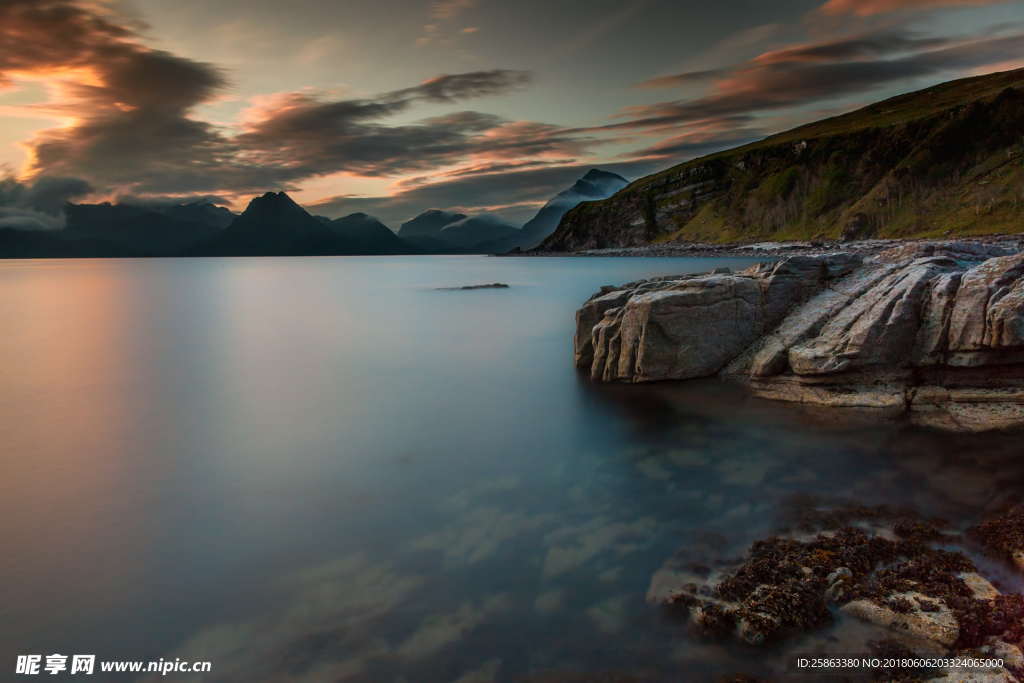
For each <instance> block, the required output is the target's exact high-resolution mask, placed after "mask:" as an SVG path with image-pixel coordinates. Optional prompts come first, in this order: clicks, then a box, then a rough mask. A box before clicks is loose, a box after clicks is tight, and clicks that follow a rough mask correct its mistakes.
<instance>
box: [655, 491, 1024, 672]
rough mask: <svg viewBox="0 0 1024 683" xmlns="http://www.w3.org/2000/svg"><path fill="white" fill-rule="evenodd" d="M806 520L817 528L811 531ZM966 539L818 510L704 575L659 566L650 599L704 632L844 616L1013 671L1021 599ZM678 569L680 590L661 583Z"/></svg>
mask: <svg viewBox="0 0 1024 683" xmlns="http://www.w3.org/2000/svg"><path fill="white" fill-rule="evenodd" d="M811 525H813V526H816V527H817V529H816V531H815V532H813V533H808V532H807V527H808V526H811ZM962 540H963V536H960V535H957V534H953V533H951V532H949V531H948V530H947V529H945V528H944V523H943V522H942V521H941V520H929V519H923V518H917V517H913V516H910V513H908V512H907V511H905V510H894V509H891V508H888V507H884V506H880V507H877V508H871V507H866V506H852V507H850V508H848V509H842V508H834V507H830V508H827V509H823V510H821V511H820V512H815V511H813V510H812V511H809V512H808V513H804V514H802V515H801V516H800V517H799V518H798V526H797V528H796V529H794V530H793V532H792V533H791V534H790V535H777V536H772V537H770V538H766V539H762V540H759V541H756V542H755V543H754V544H753V545H752V546H751V547H750V549H749V551H748V552H747V554H746V555H745V557H743V558H742V559H740V560H736V561H732V562H731V563H729V564H728V565H727V566H722V567H718V568H714V569H708V570H707V571H704V572H701V574H703V575H704V576H703V577H701V576H699V575H698V574H697V573H694V572H689V573H688V572H686V571H682V569H683V568H682V567H681V566H679V565H678V563H676V564H672V565H670V566H668V567H666V568H663V569H662V570H660V571H659V572H658V573H657V574H656V575H655V578H654V579H653V580H652V587H651V590H650V591H649V593H648V600H649V601H651V602H654V603H657V604H662V605H664V606H666V608H667V609H669V610H670V611H672V612H674V613H676V614H679V615H681V616H683V617H684V618H685V619H686V620H687V621H688V622H689V624H690V626H691V628H692V629H693V630H695V631H696V632H697V633H698V634H700V635H703V636H705V637H712V638H734V639H736V640H739V641H742V642H745V643H748V644H751V645H760V644H763V643H768V642H771V641H773V640H779V639H781V638H786V637H789V636H795V635H798V634H801V633H806V632H808V631H811V630H813V629H816V628H819V627H822V626H825V625H827V624H829V623H830V622H831V621H832V620H833V618H834V617H833V614H834V613H838V614H841V615H845V616H849V617H855V618H858V619H861V620H863V621H867V622H870V623H872V624H874V625H876V626H878V627H880V628H883V629H887V630H889V631H892V633H893V637H894V638H898V639H899V640H900V641H901V642H903V641H906V642H905V643H904V644H905V645H906V643H913V647H914V648H915V649H916V650H917V651H920V652H922V653H925V654H931V655H935V654H949V653H963V652H967V651H974V650H977V651H984V652H996V651H998V652H1004V653H1006V656H1004V657H1003V659H1004V660H1005V662H1006V665H1007V666H1009V667H1010V668H1011V670H1013V667H1015V666H1016V662H1024V655H1021V656H1020V657H1017V653H1018V652H1019V648H1020V647H1021V645H1022V641H1024V596H1022V595H1020V594H1007V593H1001V592H1000V591H999V590H997V589H996V587H995V586H993V585H992V583H990V582H989V581H988V579H986V578H985V577H984V576H982V574H981V573H980V572H979V569H978V567H976V566H975V565H974V563H973V562H972V561H971V559H970V558H969V557H968V556H967V555H965V554H964V553H963V552H960V551H958V550H951V549H950V548H952V547H955V546H956V545H958V544H959V543H960V542H961V541H962ZM672 576H676V577H677V580H678V581H680V582H683V583H677V585H676V587H675V589H669V588H668V586H667V585H666V584H667V583H668V582H669V580H670V578H671V577H672ZM993 656H999V655H993ZM996 673H998V672H996ZM972 675H974V674H972ZM977 675H982V674H980V673H979V674H977ZM985 675H988V674H985ZM1007 675H1010V674H1007ZM1014 675H1016V673H1014ZM979 680H980V679H979ZM1007 680H1016V679H1013V678H1010V679H1007Z"/></svg>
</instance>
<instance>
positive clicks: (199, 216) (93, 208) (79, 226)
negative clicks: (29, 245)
mask: <svg viewBox="0 0 1024 683" xmlns="http://www.w3.org/2000/svg"><path fill="white" fill-rule="evenodd" d="M64 215H65V218H66V228H65V232H66V233H67V234H66V235H62V236H61V237H64V238H68V239H73V240H86V241H89V240H91V241H93V242H95V241H96V240H99V241H102V242H106V243H110V244H113V245H116V246H117V247H118V250H119V253H121V254H129V255H136V256H161V255H177V254H178V253H180V252H182V251H184V250H186V249H188V248H189V247H191V246H193V245H195V244H196V243H198V242H200V241H202V240H206V239H209V238H211V237H213V236H214V235H215V234H216V233H217V232H219V231H220V230H221V229H223V228H224V227H226V226H227V225H228V224H230V223H231V221H233V220H234V214H233V213H231V212H230V211H228V210H227V209H225V208H224V207H221V206H216V205H214V204H210V203H206V202H196V203H190V204H178V205H166V206H137V205H132V204H111V203H109V202H104V203H102V204H66V205H65V206H64Z"/></svg>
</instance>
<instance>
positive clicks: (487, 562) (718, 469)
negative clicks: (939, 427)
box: [0, 257, 1024, 683]
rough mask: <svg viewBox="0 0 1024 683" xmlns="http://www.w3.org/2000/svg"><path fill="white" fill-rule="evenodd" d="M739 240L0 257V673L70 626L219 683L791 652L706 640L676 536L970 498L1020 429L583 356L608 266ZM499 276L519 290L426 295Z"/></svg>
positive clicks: (634, 266)
mask: <svg viewBox="0 0 1024 683" xmlns="http://www.w3.org/2000/svg"><path fill="white" fill-rule="evenodd" d="M745 263H746V262H744V261H739V260H737V261H731V260H711V259H493V258H483V257H426V258H424V257H420V258H412V257H396V258H390V257H388V258H307V259H288V258H282V259H197V260H118V261H4V262H0V312H2V314H3V320H4V321H5V323H6V324H5V326H4V330H3V333H2V334H0V357H2V359H3V360H2V364H0V448H2V457H3V476H2V477H0V534H2V536H0V537H2V538H3V540H4V552H3V555H2V556H0V578H2V579H3V581H2V583H0V610H2V612H0V648H2V651H3V655H2V659H0V666H9V667H11V668H10V669H8V671H11V672H13V666H14V658H15V655H17V654H20V653H43V654H48V653H53V652H60V653H96V654H97V655H98V656H99V658H100V659H104V658H106V659H157V658H160V657H164V658H174V657H182V658H188V659H206V660H211V661H212V662H213V673H212V674H210V675H207V676H206V677H205V678H202V680H204V681H368V682H373V683H377V682H385V681H395V682H401V681H404V682H406V683H421V682H428V683H429V682H433V681H442V682H446V681H459V682H460V683H471V682H475V683H482V682H486V681H501V682H505V681H518V680H523V679H524V678H531V680H532V679H533V678H532V677H537V678H536V680H562V679H561V678H558V677H556V676H555V675H554V672H562V673H566V672H604V671H619V672H631V673H635V674H638V675H644V676H647V677H648V678H649V679H650V680H666V681H676V680H703V679H708V678H712V677H713V676H715V675H717V674H726V673H732V672H737V671H747V672H751V673H765V672H770V671H771V669H772V667H774V666H778V661H779V658H780V657H782V656H783V654H784V653H785V652H786V651H787V648H789V649H790V650H791V649H792V648H801V647H807V646H808V642H809V641H806V640H805V641H798V642H796V643H789V644H787V645H786V646H785V647H784V648H782V649H779V648H775V649H774V650H770V651H766V652H758V653H752V652H751V651H749V650H744V649H742V648H737V647H734V646H725V645H721V644H715V643H709V642H704V641H700V640H695V639H693V638H692V637H691V636H689V635H687V633H686V631H685V629H684V628H682V627H681V626H680V625H679V624H676V623H673V622H671V621H668V620H666V619H665V618H664V615H662V614H660V613H659V611H658V610H657V609H655V608H652V607H650V606H649V605H647V604H646V603H645V593H646V592H647V590H648V586H649V584H650V581H651V577H652V575H653V574H654V573H655V572H656V571H657V570H658V569H659V567H661V566H662V565H663V564H664V563H665V562H666V560H669V559H670V558H671V557H673V556H674V555H675V556H676V558H677V560H678V559H679V558H686V557H689V558H690V559H698V560H706V561H711V560H713V557H711V556H712V555H720V554H728V553H733V554H737V553H740V552H741V551H742V550H743V548H744V547H745V546H746V545H747V544H749V542H750V541H751V540H752V539H754V538H755V537H756V536H757V535H758V534H762V533H765V532H767V531H768V530H770V529H771V528H773V526H774V525H775V519H776V513H777V510H778V503H779V502H780V501H782V500H784V499H785V498H786V497H787V496H788V495H790V494H793V493H800V492H814V493H820V494H824V495H833V494H835V495H844V496H851V497H855V498H859V499H861V500H865V501H867V502H893V501H896V502H901V503H908V504H912V505H915V506H917V507H918V508H919V509H920V510H922V511H923V512H926V513H931V514H943V515H946V516H947V517H950V518H952V519H954V520H956V522H957V523H959V524H966V523H967V522H969V521H971V520H973V519H974V517H975V516H976V515H977V514H978V512H979V511H980V510H981V509H982V508H983V507H984V506H985V505H986V504H990V503H991V502H992V501H993V500H994V499H995V498H997V497H998V496H999V495H1000V494H1001V493H1005V492H1007V491H1012V490H1017V491H1019V490H1021V482H1022V469H1024V464H1021V463H1020V462H1019V460H1020V459H1019V458H1018V457H1017V456H1018V451H1019V448H1018V446H1017V443H1019V441H1018V440H1016V439H1013V438H1008V437H991V438H982V437H948V436H936V435H933V434H930V433H927V432H919V431H914V430H908V429H899V428H896V427H894V426H886V425H876V426H865V425H863V424H860V423H856V422H853V423H848V422H846V421H845V418H844V420H843V421H839V420H836V419H834V414H830V415H829V416H825V417H824V418H822V417H821V416H819V415H815V414H810V413H807V412H802V411H800V410H799V409H796V408H793V407H791V406H783V405H778V404H768V403H765V402H761V401H757V400H753V399H749V398H746V397H745V395H744V394H743V393H742V392H739V391H736V390H734V389H732V388H730V387H728V386H725V385H723V384H721V383H718V382H714V381H712V382H697V383H689V384H685V385H667V384H666V385H658V386H645V387H633V386H613V387H608V386H595V385H592V384H590V383H589V382H588V381H587V380H586V379H585V378H583V377H580V376H579V375H578V374H577V373H576V371H575V370H574V369H573V367H572V362H571V361H572V358H571V343H570V340H571V335H572V329H573V312H574V310H575V309H576V308H577V306H578V305H579V304H580V303H581V302H582V301H583V300H584V299H585V298H586V297H587V296H588V295H589V294H590V293H591V292H593V291H594V290H595V289H596V288H597V287H599V286H600V285H602V284H608V283H618V282H623V281H628V280H634V279H637V278H640V277H646V276H652V275H661V274H670V273H678V272H692V271H702V270H708V269H710V268H712V267H715V266H719V265H745ZM493 281H501V282H507V283H509V284H510V285H512V287H511V288H510V289H508V290H481V291H469V292H459V291H435V290H434V289H433V288H435V287H441V286H451V285H463V284H473V283H481V282H493ZM852 628H853V627H852V626H851V625H844V624H840V625H839V626H837V627H836V629H834V633H833V634H829V635H830V636H832V637H836V634H838V637H839V638H840V639H842V638H843V637H845V636H844V633H846V631H844V630H843V629H847V630H850V629H852ZM822 637H824V636H822ZM851 637H852V636H851ZM847 651H849V650H848V649H847ZM7 675H8V674H4V677H6V676H7ZM588 675H589V674H588ZM545 676H550V677H549V678H546V677H545ZM47 678H53V677H49V676H48V677H47ZM129 679H130V676H128V675H121V676H120V677H116V678H115V679H112V680H129ZM198 679H199V677H191V678H190V677H188V676H181V675H178V676H175V675H171V676H168V677H167V679H164V680H198ZM579 680H584V679H579Z"/></svg>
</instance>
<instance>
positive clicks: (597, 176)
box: [580, 168, 629, 183]
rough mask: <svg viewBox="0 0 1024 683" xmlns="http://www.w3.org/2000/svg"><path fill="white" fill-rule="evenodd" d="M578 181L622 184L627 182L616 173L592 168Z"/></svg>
mask: <svg viewBox="0 0 1024 683" xmlns="http://www.w3.org/2000/svg"><path fill="white" fill-rule="evenodd" d="M580 180H590V181H594V180H621V181H622V182H624V183H628V182H629V181H628V180H626V179H625V178H623V177H622V176H620V175H619V174H618V173H612V172H611V171H605V170H602V169H600V168H592V169H590V170H589V171H587V172H586V173H585V174H584V175H583V177H582V178H580Z"/></svg>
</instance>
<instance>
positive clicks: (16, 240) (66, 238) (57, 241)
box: [0, 228, 135, 258]
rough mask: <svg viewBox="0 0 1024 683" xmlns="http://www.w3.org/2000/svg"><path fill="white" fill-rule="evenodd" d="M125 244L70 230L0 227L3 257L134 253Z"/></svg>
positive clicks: (126, 254)
mask: <svg viewBox="0 0 1024 683" xmlns="http://www.w3.org/2000/svg"><path fill="white" fill-rule="evenodd" d="M133 255H135V254H133V253H131V252H128V251H126V250H125V249H124V247H120V246H118V245H117V244H114V243H113V242H110V241H108V240H103V239H98V238H95V237H83V236H76V235H74V234H71V233H69V232H68V231H67V230H19V229H16V228H0V258H101V257H121V256H133Z"/></svg>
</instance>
